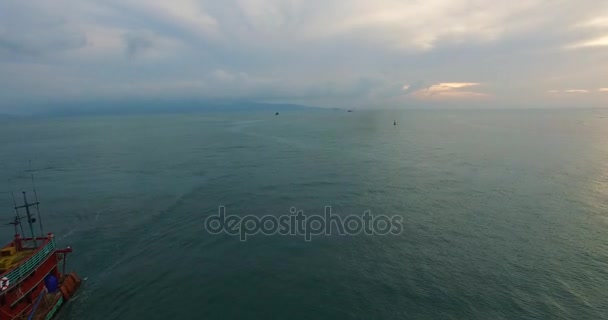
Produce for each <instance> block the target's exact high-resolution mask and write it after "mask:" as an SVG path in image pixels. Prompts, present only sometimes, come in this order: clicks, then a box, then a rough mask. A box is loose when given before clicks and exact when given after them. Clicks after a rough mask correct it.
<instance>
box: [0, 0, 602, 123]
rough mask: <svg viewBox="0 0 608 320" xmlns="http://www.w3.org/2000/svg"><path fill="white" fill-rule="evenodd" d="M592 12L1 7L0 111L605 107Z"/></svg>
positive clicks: (32, 3) (596, 13)
mask: <svg viewBox="0 0 608 320" xmlns="http://www.w3.org/2000/svg"><path fill="white" fill-rule="evenodd" d="M606 61H608V1H605V0H582V1H572V0H569V1H564V0H547V1H544V0H527V1H506V2H505V1H482V0H425V1H416V0H410V1H408V0H402V1H395V0H374V1H370V0H365V1H364V0H222V1H215V0H201V1H195V0H172V1H155V0H53V1H49V0H28V1H23V0H0V111H3V112H6V111H11V110H16V109H19V108H23V107H24V106H26V105H28V104H29V103H35V102H39V101H56V102H57V103H58V104H60V102H61V101H70V100H75V99H104V98H108V99H117V98H118V99H120V98H124V99H130V98H141V97H188V98H245V99H253V100H258V101H277V102H279V101H280V102H294V103H303V104H309V105H318V106H326V107H360V108H364V107H367V108H408V107H418V106H429V107H431V106H484V107H513V108H517V107H563V106H571V107H576V106H605V105H606V102H608V89H607V88H608V64H607V63H606Z"/></svg>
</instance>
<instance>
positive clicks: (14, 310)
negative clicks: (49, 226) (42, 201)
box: [0, 191, 81, 320]
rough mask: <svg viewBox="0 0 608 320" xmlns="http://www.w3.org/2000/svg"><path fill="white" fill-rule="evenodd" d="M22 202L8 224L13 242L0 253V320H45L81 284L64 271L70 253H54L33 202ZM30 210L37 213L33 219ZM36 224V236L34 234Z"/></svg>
mask: <svg viewBox="0 0 608 320" xmlns="http://www.w3.org/2000/svg"><path fill="white" fill-rule="evenodd" d="M34 192H35V191H34ZM36 198H37V197H36ZM13 199H14V198H13ZM23 201H24V204H23V205H21V206H17V205H16V204H15V213H16V215H15V220H14V221H13V222H11V223H9V224H10V225H13V226H14V228H15V236H14V239H13V241H11V242H10V243H9V244H8V245H6V246H5V247H3V248H2V249H1V250H0V273H1V275H0V278H1V283H0V320H4V319H15V320H17V319H19V320H21V319H23V320H26V319H27V320H42V319H44V320H48V319H51V318H53V316H54V315H56V314H57V311H58V309H59V308H60V307H61V306H62V305H64V304H65V303H66V302H67V301H68V300H69V299H70V298H72V297H73V296H74V293H75V292H76V290H78V288H79V287H80V283H81V280H80V278H79V277H78V275H76V273H74V272H72V273H66V271H65V268H66V258H67V255H68V254H69V253H71V252H72V249H71V248H70V247H67V248H65V249H58V248H57V247H56V244H55V237H54V236H53V234H52V233H47V234H44V231H43V228H42V221H41V219H40V210H38V205H39V203H38V201H37V199H36V202H34V203H28V202H27V197H26V193H25V192H23ZM30 207H35V208H36V209H37V211H38V218H37V219H36V217H34V215H33V214H32V212H31V211H30ZM20 209H25V212H26V216H25V217H21V216H20V214H19V210H20ZM23 219H26V221H27V223H28V225H29V229H30V230H29V231H30V234H31V236H29V237H22V234H24V230H23V225H22V223H21V220H23ZM37 220H38V224H39V227H40V233H39V235H35V233H34V224H35V223H36V222H37ZM18 227H19V228H20V230H19V229H18ZM18 231H21V233H18ZM60 265H61V271H60V269H59V266H60Z"/></svg>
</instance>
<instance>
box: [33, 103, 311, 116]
mask: <svg viewBox="0 0 608 320" xmlns="http://www.w3.org/2000/svg"><path fill="white" fill-rule="evenodd" d="M43 109H46V110H49V111H47V112H44V114H45V115H48V116H84V115H140V114H173V113H200V112H214V113H216V112H237V111H238V112H243V111H251V112H257V111H268V112H276V111H290V110H306V109H319V108H315V107H308V106H302V105H296V104H285V103H277V104H275V103H263V102H253V101H239V100H206V101H184V100H182V101H171V100H150V101H137V102H134V101H129V102H118V101H116V102H111V101H104V102H84V103H74V102H71V103H62V104H61V107H57V106H46V107H44V108H43Z"/></svg>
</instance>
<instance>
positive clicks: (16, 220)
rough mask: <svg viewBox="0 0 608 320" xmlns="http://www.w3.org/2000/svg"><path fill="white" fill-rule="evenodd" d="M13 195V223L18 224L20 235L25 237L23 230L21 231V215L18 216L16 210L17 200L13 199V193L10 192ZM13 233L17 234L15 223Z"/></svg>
mask: <svg viewBox="0 0 608 320" xmlns="http://www.w3.org/2000/svg"><path fill="white" fill-rule="evenodd" d="M11 196H12V197H13V206H14V207H15V223H17V224H19V228H20V229H21V235H22V236H24V237H25V231H23V225H22V224H21V217H20V216H19V210H17V201H16V200H15V194H14V193H13V192H11ZM15 234H17V225H15Z"/></svg>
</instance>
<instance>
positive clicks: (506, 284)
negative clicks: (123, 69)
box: [0, 110, 608, 320]
mask: <svg viewBox="0 0 608 320" xmlns="http://www.w3.org/2000/svg"><path fill="white" fill-rule="evenodd" d="M394 120H396V121H397V125H396V126H393V121H394ZM607 137H608V111H607V110H559V111H546V110H545V111H541V110H536V111H534V110H525V111H524V110H518V111H499V110H495V111H464V110H461V111H399V112H390V111H366V112H363V111H361V112H353V113H346V112H338V111H297V112H295V111H294V112H281V114H280V116H274V114H273V113H272V114H265V113H256V112H250V113H244V112H243V113H226V114H196V115H162V116H160V115H158V116H156V115H150V116H123V117H90V118H84V117H81V118H78V117H75V118H55V119H22V120H11V121H5V122H2V123H0V146H1V148H0V156H1V157H0V159H1V160H2V162H1V164H0V179H1V180H0V181H3V183H6V184H5V187H3V188H1V189H0V190H2V191H3V192H2V193H0V205H1V208H4V209H5V210H4V211H3V212H5V213H4V214H3V215H4V219H5V220H7V222H8V221H9V220H10V219H11V217H12V211H11V208H12V200H11V198H10V191H13V190H14V191H21V189H22V188H26V187H29V185H28V183H27V175H26V174H25V173H24V172H23V171H24V170H25V169H27V168H28V166H29V165H28V160H31V162H32V168H34V169H35V175H36V186H37V188H38V194H39V198H40V201H41V203H42V207H41V211H42V214H43V223H44V227H45V229H46V230H47V231H52V232H54V233H55V235H56V237H57V239H58V243H59V244H60V245H62V246H67V245H71V246H72V247H73V249H74V253H73V254H72V255H71V256H70V259H69V261H68V268H69V269H73V270H76V271H77V272H78V273H79V274H80V275H81V276H82V277H86V281H85V283H84V286H83V287H82V290H81V291H80V292H79V294H78V295H77V297H76V298H75V299H74V300H73V301H71V302H70V303H68V305H67V307H66V308H64V309H63V310H62V311H61V313H60V316H59V318H60V319H90V320H95V319H348V318H352V319H606V318H608V245H607V243H608V241H607V240H608V238H607V236H606V234H607V232H606V231H607V229H608V203H607V201H608V161H607V160H608V139H607ZM220 205H225V206H226V210H227V212H228V213H229V214H237V215H246V214H253V215H260V216H261V215H267V214H273V215H282V214H289V208H290V207H297V208H298V209H302V210H304V212H305V213H307V214H322V213H323V208H324V206H328V205H329V206H332V207H333V212H334V213H336V214H340V215H350V214H363V212H364V211H365V210H371V212H372V214H385V215H401V216H402V217H403V221H404V224H403V232H402V233H401V234H400V235H397V236H366V235H358V236H339V235H331V236H317V237H314V238H313V240H312V241H310V242H307V241H304V240H303V238H302V237H298V236H280V235H274V236H262V235H257V236H252V237H250V238H249V239H248V240H247V241H245V242H242V241H239V239H238V237H233V236H229V235H225V234H220V235H211V234H209V233H207V232H206V231H205V228H204V226H205V225H204V221H205V218H206V217H208V216H209V215H212V214H215V213H216V212H217V210H218V206H220ZM11 237H12V229H11V228H10V227H6V228H3V230H2V239H3V241H8V240H9V239H10V238H11Z"/></svg>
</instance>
